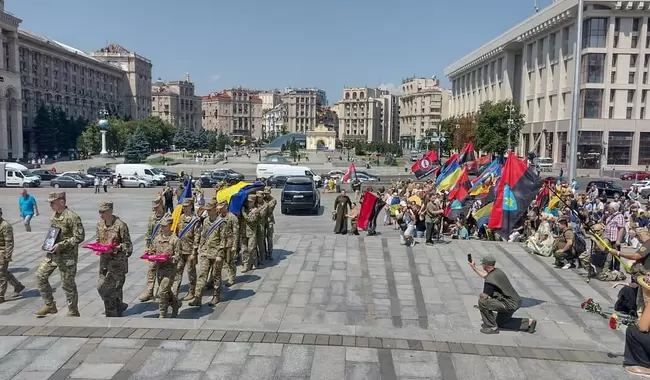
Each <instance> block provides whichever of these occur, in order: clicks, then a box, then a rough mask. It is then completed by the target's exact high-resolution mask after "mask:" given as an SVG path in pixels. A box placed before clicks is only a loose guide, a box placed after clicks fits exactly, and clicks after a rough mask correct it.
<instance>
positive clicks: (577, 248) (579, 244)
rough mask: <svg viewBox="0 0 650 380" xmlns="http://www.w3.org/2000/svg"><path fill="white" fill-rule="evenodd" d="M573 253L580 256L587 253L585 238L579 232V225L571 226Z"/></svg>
mask: <svg viewBox="0 0 650 380" xmlns="http://www.w3.org/2000/svg"><path fill="white" fill-rule="evenodd" d="M573 236H574V238H573V253H575V254H576V255H580V254H581V253H583V252H586V251H587V242H585V237H584V236H583V235H582V231H580V225H579V224H574V226H573Z"/></svg>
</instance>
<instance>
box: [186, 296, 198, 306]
mask: <svg viewBox="0 0 650 380" xmlns="http://www.w3.org/2000/svg"><path fill="white" fill-rule="evenodd" d="M189 305H190V306H198V307H200V306H201V297H196V298H194V299H193V300H192V302H190V303H189Z"/></svg>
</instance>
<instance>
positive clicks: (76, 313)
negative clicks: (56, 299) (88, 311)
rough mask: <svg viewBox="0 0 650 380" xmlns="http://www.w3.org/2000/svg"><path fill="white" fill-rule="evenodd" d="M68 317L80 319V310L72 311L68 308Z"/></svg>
mask: <svg viewBox="0 0 650 380" xmlns="http://www.w3.org/2000/svg"><path fill="white" fill-rule="evenodd" d="M67 316H68V317H80V316H81V314H79V309H70V308H68V314H67Z"/></svg>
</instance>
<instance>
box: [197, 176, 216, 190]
mask: <svg viewBox="0 0 650 380" xmlns="http://www.w3.org/2000/svg"><path fill="white" fill-rule="evenodd" d="M197 181H198V183H199V185H201V187H202V188H204V189H206V188H209V187H214V186H215V185H216V183H215V182H214V180H213V179H212V178H210V177H209V176H203V175H202V176H200V177H199V178H196V179H194V182H195V183H196V182H197Z"/></svg>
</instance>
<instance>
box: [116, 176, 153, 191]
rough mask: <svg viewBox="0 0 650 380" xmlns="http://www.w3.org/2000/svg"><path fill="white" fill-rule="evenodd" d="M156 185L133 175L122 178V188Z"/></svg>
mask: <svg viewBox="0 0 650 380" xmlns="http://www.w3.org/2000/svg"><path fill="white" fill-rule="evenodd" d="M155 186H156V185H155V184H154V183H153V182H151V181H147V180H146V179H144V178H140V177H136V176H133V175H127V176H124V177H122V187H140V188H144V187H155Z"/></svg>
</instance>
